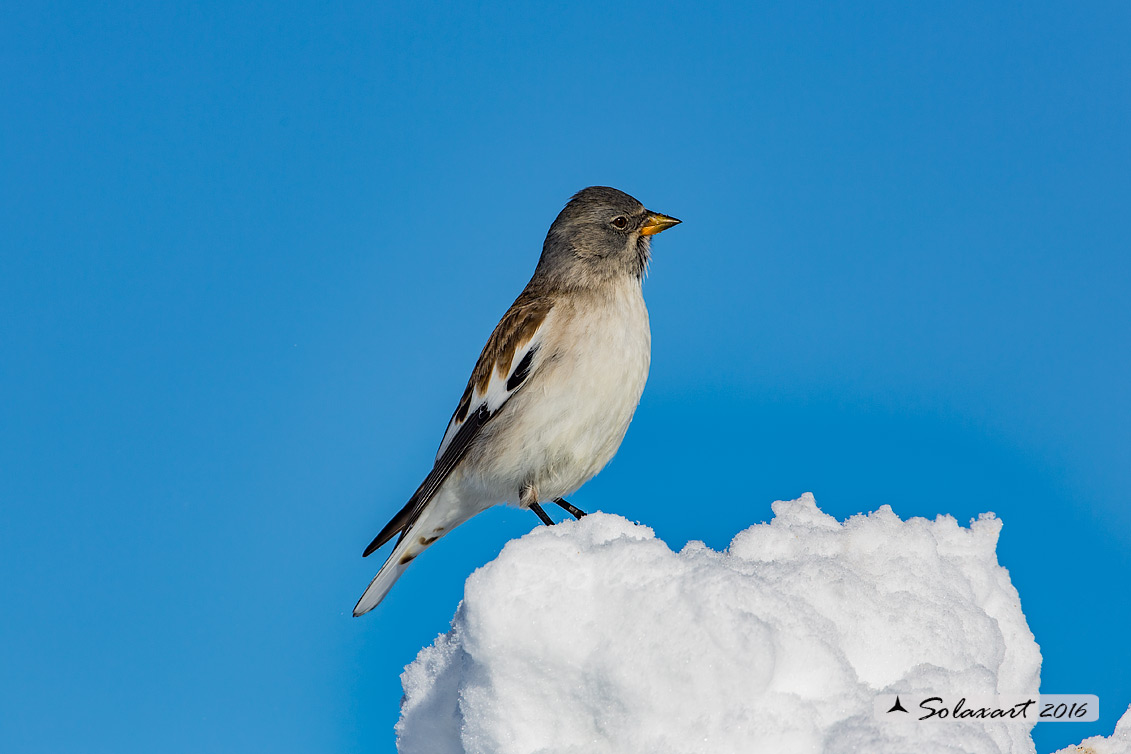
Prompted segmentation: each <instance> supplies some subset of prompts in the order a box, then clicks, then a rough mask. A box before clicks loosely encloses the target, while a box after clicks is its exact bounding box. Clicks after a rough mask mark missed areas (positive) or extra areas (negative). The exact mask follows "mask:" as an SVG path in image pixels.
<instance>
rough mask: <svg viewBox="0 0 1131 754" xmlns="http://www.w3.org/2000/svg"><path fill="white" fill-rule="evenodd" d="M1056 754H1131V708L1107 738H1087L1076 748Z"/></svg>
mask: <svg viewBox="0 0 1131 754" xmlns="http://www.w3.org/2000/svg"><path fill="white" fill-rule="evenodd" d="M1055 754H1131V707H1128V708H1127V711H1126V712H1124V713H1123V717H1121V718H1119V722H1117V723H1116V724H1115V732H1114V733H1112V734H1111V735H1110V736H1108V737H1107V738H1104V737H1103V736H1093V737H1092V738H1085V739H1084V740H1083V741H1081V742H1080V743H1079V744H1077V745H1076V746H1069V747H1068V748H1067V749H1061V750H1060V751H1058V752H1055Z"/></svg>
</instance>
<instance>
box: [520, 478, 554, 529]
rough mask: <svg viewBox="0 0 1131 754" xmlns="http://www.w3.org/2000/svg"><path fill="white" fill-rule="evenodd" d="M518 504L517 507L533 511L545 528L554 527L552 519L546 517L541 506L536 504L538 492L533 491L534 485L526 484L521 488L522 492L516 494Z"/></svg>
mask: <svg viewBox="0 0 1131 754" xmlns="http://www.w3.org/2000/svg"><path fill="white" fill-rule="evenodd" d="M518 502H519V505H525V506H526V507H527V508H529V509H530V510H532V511H534V513H535V514H536V515H537V516H538V518H540V519H542V523H544V524H545V525H546V526H553V525H554V519H552V518H550V517H549V516H547V515H546V511H544V510H542V506H541V505H539V504H538V490H536V489H534V485H532V484H527V485H525V486H524V487H523V488H522V492H520V493H519V494H518Z"/></svg>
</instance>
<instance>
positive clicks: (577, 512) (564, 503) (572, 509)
mask: <svg viewBox="0 0 1131 754" xmlns="http://www.w3.org/2000/svg"><path fill="white" fill-rule="evenodd" d="M554 502H555V503H556V504H557V505H560V506H561V507H562V509H563V510H565V511H566V512H567V513H569V515H571V516H573V517H574V518H576V519H578V520H579V521H580V520H581V517H582V516H584V515H585V511H583V510H581V509H580V508H578V507H577V506H576V505H572V504H570V502H569V501H568V500H563V499H562V498H560V497H559V498H558V499H557V500H555V501H554Z"/></svg>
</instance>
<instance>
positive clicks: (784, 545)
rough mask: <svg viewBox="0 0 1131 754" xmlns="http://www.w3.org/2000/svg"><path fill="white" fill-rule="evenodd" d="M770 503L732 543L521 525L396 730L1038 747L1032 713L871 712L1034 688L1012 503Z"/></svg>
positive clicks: (812, 745) (627, 742)
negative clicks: (993, 507)
mask: <svg viewBox="0 0 1131 754" xmlns="http://www.w3.org/2000/svg"><path fill="white" fill-rule="evenodd" d="M773 510H774V514H775V517H774V519H773V521H771V522H770V523H769V524H759V525H756V526H752V527H750V528H749V529H746V530H745V531H742V532H740V533H739V534H738V535H737V536H735V538H734V540H733V541H732V542H731V544H730V547H729V548H728V549H727V550H726V551H725V552H715V551H713V550H711V549H709V548H707V547H706V546H705V545H704V544H703V543H701V542H691V543H688V545H687V546H686V547H684V548H683V549H682V550H681V551H680V552H678V553H676V552H672V550H671V549H669V548H668V546H667V545H666V544H664V543H663V542H662V541H660V540H657V539H656V538H655V535H654V534H653V532H652V530H651V529H649V528H648V527H646V526H640V525H637V524H633V523H631V522H629V521H627V520H625V519H623V518H621V517H619V516H613V515H607V514H600V513H598V514H593V515H590V516H586V517H585V518H583V519H582V520H580V521H577V522H563V523H561V524H558V525H556V526H552V527H540V528H538V529H536V530H534V531H532V532H531V533H530V534H528V535H526V536H524V537H522V538H521V539H518V540H515V541H512V542H510V543H508V544H507V546H506V547H505V548H504V549H503V551H502V553H500V555H499V557H498V558H496V559H495V560H494V561H492V562H491V563H488V564H487V565H485V566H484V567H482V568H480V569H479V570H477V571H476V572H475V573H474V574H472V575H471V577H470V578H468V580H467V584H466V588H465V595H464V600H463V603H462V604H461V605H460V607H459V610H458V611H457V612H456V615H455V618H454V619H453V621H452V628H451V631H449V632H448V633H447V634H442V635H441V636H439V637H438V638H437V639H436V641H435V643H434V644H433V645H432V646H430V647H426V648H425V649H424V650H422V651H421V652H420V654H419V656H418V657H417V658H416V660H415V661H414V662H413V663H412V664H411V665H409V666H408V667H407V668H406V669H405V672H404V674H403V675H402V678H401V680H402V683H403V684H404V690H405V698H404V702H403V705H402V713H401V720H400V722H399V723H398V724H397V735H398V748H399V750H400V751H401V752H403V753H404V754H413V753H415V752H421V753H423V752H427V753H428V754H455V753H457V752H466V753H468V754H470V753H475V754H479V753H484V754H486V753H487V752H491V753H493V754H510V753H512V752H515V753H517V752H523V753H526V752H546V753H549V752H555V753H558V752H560V753H562V754H565V753H567V752H577V753H578V754H580V753H581V752H586V753H587V754H589V753H593V752H642V753H643V752H648V753H649V754H664V753H665V752H680V753H681V754H683V753H685V752H711V754H720V753H725V752H736V753H737V752H741V753H742V754H748V752H753V751H774V752H788V753H789V754H803V753H804V752H833V753H835V752H861V751H867V752H870V753H872V754H881V753H882V752H900V753H901V754H902V753H903V752H907V751H915V752H919V753H920V754H930V753H931V752H952V753H954V754H959V753H961V754H979V753H981V752H1033V751H1034V748H1033V743H1032V740H1031V738H1030V735H1029V733H1030V727H1031V725H1030V724H1026V723H1019V722H1002V721H998V720H994V721H978V722H967V721H962V722H955V721H947V722H942V721H939V722H935V721H929V722H914V721H911V720H908V719H907V718H905V717H901V716H899V715H897V716H896V717H899V718H900V719H899V720H888V719H876V717H875V716H874V714H873V700H874V698H875V697H876V695H878V694H881V693H914V692H924V691H929V692H932V693H937V694H943V695H945V694H949V693H958V694H964V695H995V694H1010V693H1019V694H1029V693H1036V692H1037V688H1038V683H1039V673H1040V665H1041V655H1040V650H1039V649H1038V648H1037V645H1036V643H1035V642H1034V640H1033V635H1032V633H1031V632H1030V631H1029V627H1028V625H1027V624H1026V622H1025V616H1024V614H1023V613H1022V612H1021V602H1020V600H1019V599H1018V596H1017V591H1016V590H1015V589H1014V588H1013V585H1012V584H1011V583H1010V580H1009V574H1008V573H1007V572H1006V570H1005V569H1004V568H1002V567H1001V566H999V565H998V563H997V555H996V552H995V549H996V545H997V539H998V534H999V532H1000V530H1001V522H1000V521H999V520H998V519H996V518H995V517H994V516H993V515H992V514H983V515H982V516H981V517H979V519H978V520H977V521H973V522H971V524H970V526H969V528H964V527H961V526H959V525H958V523H957V522H956V521H955V520H954V519H953V518H951V517H949V516H940V517H939V518H937V519H935V520H934V521H928V520H926V519H922V518H913V519H910V520H907V521H903V520H901V519H900V518H899V517H898V516H896V515H895V513H893V512H892V510H891V508H890V507H888V506H883V507H881V508H880V509H879V510H877V511H875V512H874V513H870V514H868V515H859V516H853V517H852V518H850V519H848V520H847V521H845V522H843V523H842V522H839V521H837V520H835V519H834V518H832V517H831V516H829V515H827V514H825V513H823V512H821V511H820V510H819V509H818V508H817V505H816V503H815V501H814V500H813V497H812V496H811V495H804V496H802V497H801V498H800V499H798V500H794V501H790V502H777V503H774V505H773ZM931 723H934V724H931Z"/></svg>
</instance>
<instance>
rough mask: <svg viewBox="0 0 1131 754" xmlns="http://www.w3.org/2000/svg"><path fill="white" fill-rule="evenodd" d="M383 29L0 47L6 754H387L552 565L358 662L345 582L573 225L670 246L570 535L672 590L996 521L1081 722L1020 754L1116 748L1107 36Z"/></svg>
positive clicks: (57, 28)
mask: <svg viewBox="0 0 1131 754" xmlns="http://www.w3.org/2000/svg"><path fill="white" fill-rule="evenodd" d="M377 5H378V4H376V3H370V2H365V3H348V4H339V5H337V6H325V7H317V8H315V7H304V6H302V5H301V4H298V3H280V4H232V3H212V2H206V3H192V4H185V3H178V2H165V3H146V2H136V3H130V4H115V5H113V6H108V5H107V4H103V3H98V4H82V3H54V2H32V3H7V4H5V6H4V9H3V10H2V11H0V102H2V103H3V105H2V108H3V115H2V116H0V604H2V608H0V615H2V620H0V748H2V749H3V750H4V751H5V752H10V753H15V752H19V753H23V752H61V751H82V752H114V754H122V753H123V752H149V751H155V750H159V751H164V752H170V753H174V752H200V751H273V752H292V751H293V752H300V751H301V752H343V751H346V752H355V751H356V752H361V751H390V750H391V749H392V746H393V734H392V725H393V723H394V721H395V720H396V719H397V714H398V711H397V705H398V701H399V698H400V693H401V691H400V685H399V678H398V674H399V673H400V670H401V669H402V668H403V666H404V665H405V664H406V663H407V662H409V661H411V660H412V659H413V657H414V656H415V654H416V652H417V651H418V650H419V649H420V648H421V647H422V646H424V645H425V644H427V643H429V642H431V641H432V640H433V638H434V637H435V636H436V634H437V633H439V632H441V631H443V630H445V629H446V628H447V625H448V621H449V619H450V618H451V615H452V613H453V612H454V610H455V607H456V605H457V603H458V601H459V598H460V595H461V591H462V585H463V581H464V579H465V578H466V576H467V575H468V574H469V573H470V572H471V571H472V570H473V569H474V568H476V567H477V566H479V565H481V564H482V563H484V562H486V561H488V560H490V559H491V558H492V557H494V555H495V554H496V553H497V552H498V551H499V549H500V548H501V547H502V546H503V544H504V543H505V542H506V541H507V540H508V539H510V538H512V537H515V536H519V535H521V534H522V533H524V532H526V531H528V530H529V529H530V528H531V527H533V526H535V525H537V521H536V519H535V517H534V516H533V515H531V514H530V513H527V512H522V511H515V510H506V509H496V510H492V511H490V512H488V513H487V514H485V515H483V516H481V517H479V518H478V519H476V520H474V521H473V522H471V523H470V524H468V525H467V526H466V527H464V528H462V529H460V530H459V531H458V532H456V533H455V534H453V535H452V536H450V537H448V538H446V539H445V540H444V542H443V543H442V544H441V546H437V547H436V548H433V549H432V550H430V551H429V553H428V554H427V556H426V557H423V558H421V559H420V560H419V561H418V562H417V563H416V564H415V565H414V566H413V568H412V569H410V570H409V572H408V574H407V575H406V577H405V578H404V579H403V580H402V581H401V582H400V583H399V584H398V586H397V588H396V589H395V590H394V591H393V593H392V595H391V596H390V598H389V599H388V600H387V601H386V603H385V604H384V605H382V607H381V608H380V609H379V610H378V611H377V612H376V613H374V614H372V615H369V616H367V617H366V618H364V619H360V620H355V619H353V618H351V617H350V609H351V608H352V607H353V604H354V601H355V600H356V599H357V597H358V595H359V594H360V592H361V590H362V588H363V587H364V586H365V584H366V583H367V581H368V579H369V578H370V577H371V576H372V575H373V572H374V569H375V568H376V567H377V566H378V565H379V563H377V562H373V560H374V559H372V558H371V559H369V560H365V561H363V560H361V558H360V553H361V550H362V548H363V547H364V546H365V544H366V543H368V542H369V540H370V538H371V537H372V536H373V535H374V534H375V533H376V531H377V530H378V529H379V528H380V527H381V525H382V524H384V523H385V521H386V519H387V518H388V517H389V516H390V515H391V514H392V513H393V512H394V511H395V510H397V509H398V508H399V507H400V506H401V505H402V503H403V502H404V500H405V499H406V497H407V496H408V495H409V494H410V493H411V492H412V490H413V489H414V488H415V486H416V484H417V483H418V481H419V480H420V478H421V477H422V476H423V474H424V473H425V472H426V471H427V469H428V467H429V465H430V463H431V459H432V456H433V453H434V452H435V447H436V445H437V444H438V443H439V440H440V437H441V434H442V432H443V428H444V425H445V423H446V421H447V419H448V417H449V416H450V413H451V411H452V409H453V407H454V404H455V401H456V400H457V399H458V397H459V395H460V392H461V390H462V388H463V385H464V382H465V380H466V378H467V374H468V372H469V371H470V369H471V366H472V364H473V363H474V360H475V357H476V355H477V354H478V351H479V349H480V347H481V346H482V343H483V341H484V339H485V338H486V336H487V335H488V333H489V332H490V329H491V327H492V326H493V325H494V323H495V322H496V320H497V319H498V317H499V316H500V315H501V314H502V312H503V311H504V310H505V309H506V307H507V306H508V305H509V303H510V302H511V300H512V299H513V297H514V296H515V295H516V294H517V293H518V291H519V290H520V289H521V288H522V286H523V284H524V283H525V282H526V280H527V278H528V276H529V275H530V273H531V271H532V270H533V267H534V264H535V262H536V259H537V255H538V252H539V250H540V245H541V242H542V239H543V236H544V234H545V231H546V228H547V227H548V225H549V223H550V221H551V220H552V219H553V217H554V215H555V214H556V213H557V211H558V210H559V209H560V207H561V205H562V204H563V203H564V202H565V200H566V199H567V198H568V197H569V196H570V194H572V193H573V192H574V191H576V190H577V189H579V188H582V187H584V186H587V185H590V184H608V185H612V186H617V187H619V188H622V189H624V190H626V191H628V192H630V193H632V194H634V195H636V196H637V197H639V198H640V199H641V200H642V201H644V202H645V203H646V204H647V205H648V206H649V207H651V208H653V209H655V210H658V211H661V212H665V213H668V214H671V215H675V216H676V217H679V218H681V219H683V220H684V224H683V225H681V226H680V227H679V228H677V229H675V230H672V231H670V232H668V233H665V234H664V235H663V236H662V237H660V238H659V239H658V240H657V242H656V244H655V247H654V248H655V258H654V263H653V266H652V274H651V277H650V278H649V280H648V282H647V286H646V290H645V295H646V298H647V300H648V303H649V307H650V310H651V312H652V325H653V367H652V374H651V379H650V382H649V384H648V387H647V389H646V391H645V394H644V399H643V402H642V403H641V406H640V409H639V411H638V412H637V416H636V420H635V422H634V424H633V426H632V428H631V430H630V431H629V434H628V437H627V439H626V441H625V444H624V446H623V448H622V450H621V453H620V454H619V456H618V457H617V458H616V459H615V460H614V462H613V463H612V464H611V465H610V467H609V468H608V469H606V471H605V472H604V473H603V474H602V475H601V476H600V477H598V478H597V479H596V480H594V481H593V482H592V483H590V484H589V485H588V486H587V487H585V488H584V489H583V490H582V491H581V492H580V493H579V494H578V495H577V496H576V499H575V501H574V502H576V503H577V504H578V505H580V506H581V507H583V508H585V509H588V510H596V509H600V510H604V511H609V512H615V513H620V514H622V515H625V516H627V517H628V518H630V519H634V520H639V521H641V522H644V523H646V524H648V525H650V526H652V527H653V528H655V529H656V531H657V533H658V534H659V535H660V536H662V537H663V538H664V539H665V540H667V541H668V542H669V543H670V544H671V545H672V546H673V547H677V548H678V547H680V546H682V545H683V543H684V542H686V541H687V540H689V539H701V540H703V541H705V542H707V543H708V544H709V545H711V546H713V547H723V546H725V545H726V543H727V542H728V541H729V539H730V537H731V536H732V535H733V534H734V533H735V532H737V531H739V530H740V529H742V528H744V527H746V526H748V525H750V524H752V523H756V522H759V521H763V520H766V519H768V518H769V517H770V515H771V514H770V502H771V501H772V500H774V499H777V498H794V497H797V496H798V495H799V494H801V493H802V492H805V491H812V492H814V493H815V494H816V496H817V500H818V503H819V504H820V505H821V506H822V507H823V508H824V509H825V510H826V511H828V512H830V513H832V514H834V515H837V516H841V517H843V516H846V515H850V514H852V513H855V512H858V511H863V510H873V509H875V508H876V507H878V506H879V505H882V504H884V503H890V504H891V505H892V506H893V507H894V508H895V510H896V512H897V513H899V514H900V515H902V516H904V517H907V516H911V515H924V516H932V517H933V516H934V515H936V514H940V513H949V514H953V515H954V516H956V517H957V518H958V519H959V520H960V521H963V522H965V521H966V520H968V519H969V518H970V517H972V516H975V515H976V514H978V513H979V512H982V511H986V510H992V511H994V512H996V513H997V514H998V515H999V516H1000V517H1001V518H1003V519H1004V521H1005V528H1004V530H1003V534H1002V540H1001V545H1000V548H999V555H1000V558H1001V561H1002V563H1003V564H1004V565H1005V566H1006V567H1008V568H1009V569H1010V573H1011V574H1012V578H1013V581H1014V584H1015V585H1016V586H1017V588H1018V589H1019V591H1020V593H1021V598H1022V602H1023V604H1024V606H1025V611H1026V614H1027V615H1028V618H1029V623H1030V626H1031V628H1032V629H1033V631H1034V633H1035V634H1036V637H1037V641H1038V642H1039V643H1040V645H1041V647H1042V650H1043V653H1044V657H1045V664H1044V670H1043V679H1044V685H1043V688H1044V690H1045V691H1046V692H1059V693H1097V694H1099V695H1100V697H1101V700H1102V703H1103V708H1102V718H1101V721H1100V723H1098V724H1096V725H1060V726H1053V725H1045V726H1041V727H1040V728H1038V733H1037V736H1038V739H1037V740H1038V750H1039V751H1048V750H1051V749H1052V748H1054V747H1059V746H1062V745H1065V744H1067V743H1070V742H1073V741H1079V740H1080V738H1081V737H1082V736H1084V735H1092V734H1094V733H1097V732H1104V733H1110V732H1111V729H1112V726H1113V725H1114V722H1115V719H1116V717H1117V716H1118V714H1119V713H1120V712H1121V711H1122V709H1125V708H1126V707H1127V705H1128V703H1131V684H1129V683H1128V681H1127V677H1128V669H1129V667H1131V650H1129V649H1128V643H1127V638H1126V633H1127V626H1128V625H1131V607H1129V606H1128V600H1127V579H1128V574H1129V573H1131V556H1129V552H1131V507H1129V506H1128V498H1129V496H1131V391H1129V390H1128V385H1129V384H1131V348H1129V342H1128V341H1129V334H1131V303H1129V296H1128V290H1131V261H1129V259H1128V254H1129V250H1131V212H1129V210H1128V207H1129V206H1131V139H1129V138H1128V134H1131V45H1129V44H1128V39H1131V9H1129V7H1128V5H1127V4H1126V3H1122V2H1110V3H1091V4H1087V5H1086V6H1084V5H1082V4H1079V3H1068V2H1065V3H1046V2H1041V3H1028V4H1024V5H1017V4H1012V5H1008V6H1007V5H1006V4H1000V5H999V6H996V7H992V8H991V7H987V5H986V4H985V3H966V4H948V5H947V6H945V7H943V6H937V7H936V6H929V5H928V4H923V3H920V4H906V3H884V4H870V5H867V6H865V5H860V4H827V3H788V4H777V5H779V6H788V7H770V6H759V5H755V4H752V3H733V4H730V5H722V4H714V3H702V2H700V3H694V4H688V5H687V6H677V5H668V4H663V3H656V2H648V3H637V4H633V5H631V6H628V5H626V6H623V7H621V8H619V9H613V8H610V7H607V6H606V4H604V3H589V2H578V3H569V4H561V7H554V8H543V9H535V8H534V7H533V5H532V4H525V3H513V4H507V5H498V6H495V7H491V8H473V7H471V6H472V5H473V4H471V3H451V4H439V3H412V4H407V3H406V4H400V5H403V6H404V7H399V8H397V7H390V6H392V5H393V4H381V5H383V6H384V7H375V6H377ZM410 5H411V7H410ZM567 6H568V7H567ZM909 6H910V7H909Z"/></svg>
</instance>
